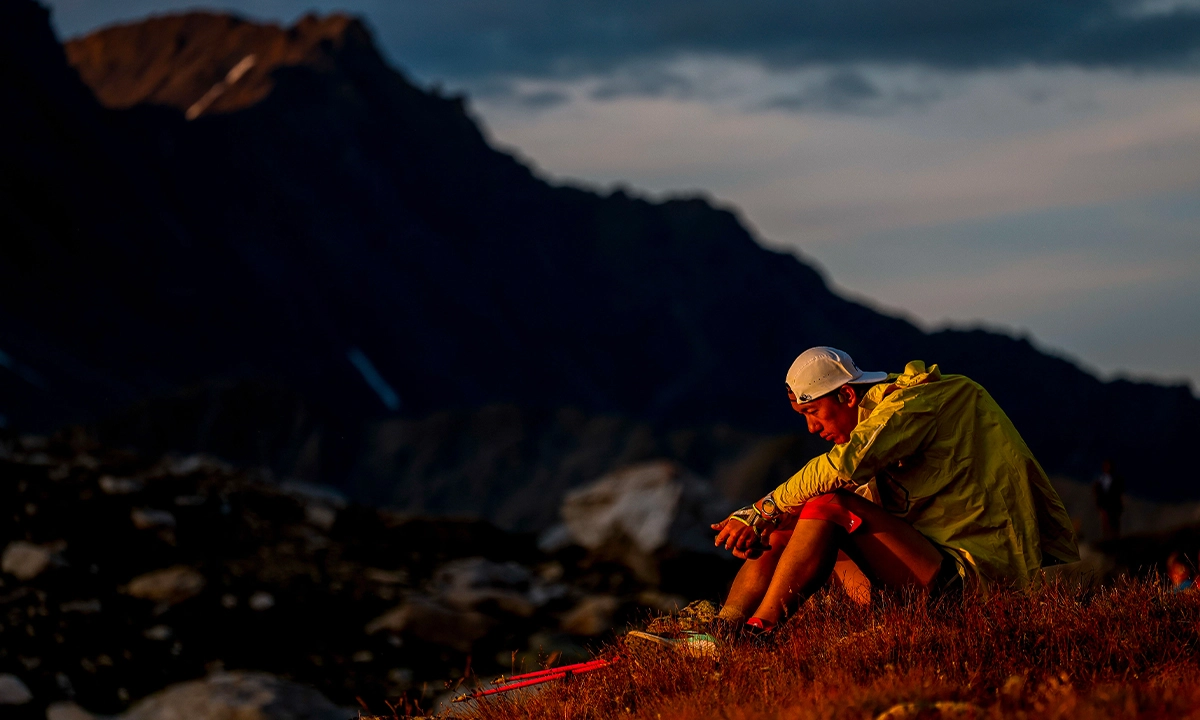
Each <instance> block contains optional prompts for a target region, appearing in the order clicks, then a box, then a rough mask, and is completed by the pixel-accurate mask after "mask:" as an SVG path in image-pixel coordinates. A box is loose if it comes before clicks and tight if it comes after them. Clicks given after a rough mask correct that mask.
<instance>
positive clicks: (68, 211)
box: [0, 0, 1200, 530]
mask: <svg viewBox="0 0 1200 720" xmlns="http://www.w3.org/2000/svg"><path fill="white" fill-rule="evenodd" d="M0 13H3V18H2V19H3V22H0V35H2V40H3V42H2V44H0V45H2V47H0V53H3V60H2V61H0V68H2V70H0V72H2V73H3V74H2V75H0V96H2V97H4V98H5V106H6V108H7V110H6V111H5V112H4V113H3V114H2V115H0V163H2V166H0V227H3V228H4V230H3V232H4V238H5V239H4V242H3V245H2V246H0V353H2V354H0V365H2V366H3V367H2V368H0V414H2V415H3V419H4V422H5V423H6V424H8V425H10V426H12V427H16V428H20V429H22V430H24V431H38V432H43V431H50V430H53V429H55V428H57V427H60V426H62V425H64V424H67V423H84V424H87V425H89V426H91V427H93V428H94V429H95V432H96V433H98V435H99V436H100V437H101V439H103V440H104V441H105V442H106V443H111V444H114V445H118V446H131V447H135V448H138V449H140V450H142V451H144V452H147V453H150V454H158V453H162V452H165V451H178V452H207V453H211V454H213V455H216V456H219V457H222V458H225V459H227V460H229V461H231V462H234V463H237V464H240V465H262V466H265V467H268V468H270V469H272V470H273V471H274V472H275V473H276V474H277V475H279V476H281V477H292V478H298V479H301V480H305V481H309V482H319V483H325V484H329V485H334V486H336V487H339V488H341V489H342V490H343V491H344V492H346V493H348V494H349V495H350V496H352V497H354V498H356V499H359V500H362V501H365V502H368V503H372V504H377V505H380V504H383V505H390V506H394V507H397V508H400V509H404V510H410V511H417V512H432V513H454V514H466V515H475V516H482V517H486V518H488V519H491V520H493V521H495V522H497V523H498V524H500V525H501V526H502V527H505V528H508V529H517V530H542V529H545V528H546V527H548V526H549V525H551V524H552V523H553V522H554V520H555V517H556V513H557V508H558V504H559V502H560V500H561V498H562V496H563V494H564V493H565V492H566V491H567V490H568V489H570V488H572V487H576V486H579V485H581V484H583V483H585V482H588V481H590V480H593V479H595V478H596V477H599V476H600V475H602V474H604V473H605V472H608V471H610V470H613V469H616V468H619V467H621V466H624V465H627V464H629V463H633V462H638V461H642V460H648V459H653V458H667V459H671V460H674V461H677V462H679V463H681V464H682V465H683V466H685V467H688V468H690V469H691V470H692V471H694V472H697V473H699V474H701V475H703V476H705V477H708V478H712V479H713V480H714V481H715V483H716V484H717V485H718V487H719V488H720V489H721V490H722V491H723V492H724V493H726V494H727V495H728V496H729V497H731V498H735V499H739V500H744V499H749V498H751V497H753V496H755V495H757V494H758V493H760V492H762V491H763V490H764V489H766V488H767V487H769V486H771V485H773V484H774V483H776V482H778V481H779V480H781V479H782V478H784V477H786V476H787V475H788V474H790V473H791V472H793V471H794V470H795V469H796V468H797V467H798V466H799V464H800V463H802V462H803V461H804V459H806V458H807V457H810V456H812V455H814V454H816V453H817V452H820V451H821V450H822V447H821V444H820V443H819V442H817V441H813V440H810V439H808V438H807V437H806V436H804V435H803V433H802V430H803V428H802V426H801V425H800V424H799V423H798V422H797V420H796V418H795V417H794V415H792V413H791V411H790V409H789V408H788V406H787V404H786V403H785V402H784V399H783V393H782V388H781V380H782V376H783V372H784V370H785V369H786V368H787V366H788V364H789V363H790V361H791V359H792V358H793V357H794V356H795V355H796V354H797V353H798V352H800V351H801V350H803V349H805V348H806V347H809V346H811V345H817V344H828V345H834V346H837V347H841V348H844V349H846V350H847V351H849V352H850V353H851V354H852V355H853V356H854V357H855V358H856V360H857V361H858V362H859V364H860V365H861V366H863V367H865V368H871V369H876V368H878V369H885V370H889V371H899V370H900V369H901V368H902V367H903V364H904V363H905V362H906V361H908V360H911V359H914V358H920V359H924V360H926V361H928V362H936V363H938V364H940V365H941V367H942V369H943V371H945V372H951V373H962V374H966V375H968V376H970V377H972V378H974V379H976V380H978V381H979V382H981V383H982V384H983V385H984V386H985V387H987V388H988V389H989V391H990V392H991V393H992V394H993V395H994V396H995V397H996V398H997V400H998V401H999V402H1000V404H1001V405H1002V406H1003V407H1004V408H1005V409H1006V411H1007V412H1008V413H1009V414H1010V415H1011V417H1012V418H1013V420H1014V422H1015V423H1016V425H1017V427H1018V428H1019V429H1020V431H1021V433H1022V434H1023V436H1024V437H1025V439H1026V440H1027V441H1028V443H1029V444H1030V446H1031V447H1032V448H1033V449H1034V451H1035V453H1036V454H1037V456H1038V457H1039V459H1040V460H1041V461H1042V463H1043V464H1044V465H1045V467H1046V469H1047V470H1048V471H1049V472H1050V473H1052V474H1058V475H1064V476H1068V477H1075V478H1078V479H1087V478H1089V477H1090V476H1091V474H1092V473H1094V472H1095V470H1096V469H1097V468H1098V466H1099V463H1100V461H1101V459H1103V458H1105V457H1108V458H1111V459H1112V460H1113V461H1114V462H1115V464H1116V465H1117V466H1118V467H1119V468H1121V470H1122V471H1123V472H1124V473H1125V475H1126V477H1127V480H1128V483H1129V487H1130V491H1131V492H1132V493H1134V494H1138V495H1143V496H1147V497H1151V498H1156V499H1179V498H1183V497H1192V496H1195V495H1197V492H1196V491H1195V490H1194V484H1193V483H1192V482H1191V478H1190V476H1189V472H1190V469H1191V465H1192V462H1191V460H1190V459H1189V458H1187V457H1185V456H1184V455H1182V454H1180V453H1177V452H1172V451H1169V450H1168V449H1170V448H1179V447H1186V446H1188V444H1189V442H1188V441H1189V440H1190V439H1191V438H1193V437H1195V436H1196V434H1197V433H1198V432H1200V401H1198V400H1197V399H1196V398H1195V396H1194V395H1193V394H1192V392H1191V390H1190V389H1189V388H1187V387H1186V386H1182V385H1181V386H1175V387H1167V386H1161V385H1155V384H1151V383H1139V382H1131V381H1126V380H1114V381H1109V382H1102V381H1101V380H1099V379H1097V378H1095V377H1093V376H1092V375H1089V374H1088V373H1087V372H1084V371H1083V370H1081V369H1080V368H1078V367H1077V366H1075V365H1074V364H1072V363H1071V362H1068V361H1066V360H1064V359H1061V358H1058V357H1055V356H1052V355H1048V354H1046V353H1044V352H1042V351H1040V350H1039V349H1038V348H1037V347H1035V346H1034V345H1032V344H1031V343H1030V342H1029V341H1028V339H1024V338H1013V337H1009V336H1006V335H1003V334H997V333H992V332H986V331H982V330H974V331H959V330H945V331H940V332H934V333H926V332H923V331H922V330H920V329H918V328H917V327H915V326H914V325H913V324H911V323H909V322H908V321H906V320H904V319H902V318H898V317H893V316H889V315H887V314H883V313H881V312H878V311H876V310H875V309H872V308H870V307H867V306H864V305H862V304H860V303H856V302H852V301H850V300H847V299H845V298H843V297H841V296H839V295H838V294H836V293H835V292H833V291H831V290H830V288H829V286H828V285H827V283H826V280H825V279H824V278H823V277H822V276H821V274H820V273H819V272H817V271H816V270H814V269H813V268H812V267H810V266H808V265H806V264H805V263H803V262H801V261H800V260H798V259H797V258H796V257H795V256H793V255H790V254H781V253H777V252H773V251H770V250H767V249H764V248H763V247H762V246H760V245H759V244H758V243H757V242H756V241H755V238H754V237H753V236H752V235H751V233H750V232H748V231H747V229H746V228H745V227H744V226H743V225H742V224H741V223H740V222H739V220H738V218H737V217H736V216H735V215H734V214H733V213H731V212H730V211H728V210H725V209H721V208H718V207H714V206H713V205H712V203H710V202H709V201H707V200H705V199H704V198H700V197H696V198H681V199H675V200H670V201H666V202H649V201H647V200H644V199H640V198H638V197H635V196H632V195H630V194H627V193H625V192H621V191H617V192H612V193H609V194H604V195H602V194H597V193H595V192H592V191H588V190H584V189H581V188H577V187H571V186H565V185H554V184H550V183H548V182H546V181H544V180H543V179H541V178H539V177H538V175H536V174H535V173H533V172H532V171H531V170H530V168H529V167H527V166H526V165H524V164H522V163H521V162H519V161H518V160H516V159H514V158H513V157H512V156H511V155H509V154H506V153H504V152H500V151H498V150H496V149H494V148H493V147H491V146H490V145H489V144H488V142H487V141H486V139H485V137H484V136H483V135H482V134H481V132H480V130H479V128H478V127H477V125H476V123H475V122H474V121H473V119H472V118H471V116H470V115H469V113H468V112H467V110H466V105H465V99H464V98H462V97H457V96H445V95H443V94H441V93H439V92H438V91H436V90H432V91H431V90H426V89H422V88H419V87H416V86H415V85H414V84H412V83H411V82H409V81H408V80H407V79H406V78H405V76H404V75H403V74H402V73H400V72H398V71H397V70H395V69H393V68H391V67H389V66H388V65H387V64H386V63H385V61H384V60H383V58H382V57H381V56H380V53H379V52H378V51H377V50H376V48H375V46H374V44H373V41H372V38H371V36H370V33H369V32H368V31H367V29H366V28H365V27H364V26H363V25H362V24H361V23H360V22H359V21H357V20H355V19H353V18H349V17H344V16H338V15H332V16H328V17H324V18H318V17H314V16H309V17H305V18H303V19H302V20H300V21H299V22H297V23H296V24H295V25H294V26H292V27H287V28H285V27H278V26H274V25H267V24H256V23H251V22H247V21H244V20H241V19H238V18H236V17H232V16H227V15H216V14H205V13H191V14H186V15H174V16H162V17H154V18H151V19H148V20H146V21H144V22H139V23H135V24H132V25H124V26H116V27H111V28H108V29H104V30H101V31H98V32H95V33H93V34H91V35H88V36H86V37H83V38H79V39H77V40H72V41H71V42H68V43H67V44H66V45H65V46H63V45H60V44H59V43H58V41H57V40H56V39H55V37H54V35H53V33H52V31H51V28H50V25H49V23H48V20H47V13H46V11H45V10H44V9H43V8H41V7H40V6H38V5H37V4H35V3H33V2H31V1H29V0H14V1H13V2H8V3H5V4H4V5H3V9H2V10H0ZM880 262H886V258H881V259H880Z"/></svg>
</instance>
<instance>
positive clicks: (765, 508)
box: [729, 493, 783, 540]
mask: <svg viewBox="0 0 1200 720" xmlns="http://www.w3.org/2000/svg"><path fill="white" fill-rule="evenodd" d="M729 518H730V519H731V520H737V521H738V522H740V523H742V524H743V525H745V526H746V527H748V528H750V529H751V530H753V531H754V537H756V538H758V539H759V540H762V537H763V534H764V533H765V534H770V533H771V531H773V530H774V529H775V528H777V527H779V523H781V522H783V512H782V511H780V509H779V506H778V505H776V504H775V497H774V494H772V493H768V494H767V496H766V497H764V498H763V499H762V500H759V501H758V502H756V503H754V504H753V505H750V506H748V507H744V508H742V509H741V510H735V511H734V512H733V513H732V514H731V515H730V516H729Z"/></svg>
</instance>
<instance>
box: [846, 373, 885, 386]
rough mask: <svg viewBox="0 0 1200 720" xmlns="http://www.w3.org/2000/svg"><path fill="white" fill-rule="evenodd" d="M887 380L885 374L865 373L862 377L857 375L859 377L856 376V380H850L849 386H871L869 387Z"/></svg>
mask: <svg viewBox="0 0 1200 720" xmlns="http://www.w3.org/2000/svg"><path fill="white" fill-rule="evenodd" d="M887 379H888V374H887V373H885V372H873V373H869V372H865V373H863V374H862V375H859V376H858V378H857V379H856V380H851V381H850V384H853V385H866V384H871V385H874V384H875V383H881V382H883V381H884V380H887Z"/></svg>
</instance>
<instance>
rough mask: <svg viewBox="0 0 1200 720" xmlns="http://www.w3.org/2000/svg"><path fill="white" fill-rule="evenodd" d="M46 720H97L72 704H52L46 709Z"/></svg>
mask: <svg viewBox="0 0 1200 720" xmlns="http://www.w3.org/2000/svg"><path fill="white" fill-rule="evenodd" d="M46 720H99V719H98V718H97V717H96V716H95V715H93V714H92V713H90V712H88V711H87V710H84V709H83V708H82V707H80V706H78V705H76V704H75V703H73V702H54V703H50V705H49V707H47V708H46Z"/></svg>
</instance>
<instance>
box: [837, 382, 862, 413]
mask: <svg viewBox="0 0 1200 720" xmlns="http://www.w3.org/2000/svg"><path fill="white" fill-rule="evenodd" d="M838 394H839V395H842V397H844V398H845V399H844V400H842V404H843V405H845V406H846V407H852V408H853V407H858V404H859V403H860V402H862V396H861V395H859V392H858V388H856V387H854V386H853V385H843V386H842V388H841V389H840V390H838Z"/></svg>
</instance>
